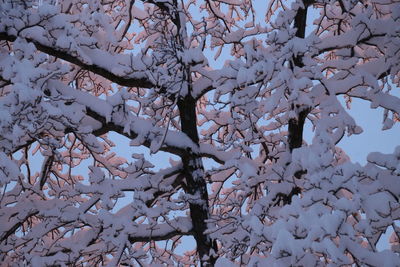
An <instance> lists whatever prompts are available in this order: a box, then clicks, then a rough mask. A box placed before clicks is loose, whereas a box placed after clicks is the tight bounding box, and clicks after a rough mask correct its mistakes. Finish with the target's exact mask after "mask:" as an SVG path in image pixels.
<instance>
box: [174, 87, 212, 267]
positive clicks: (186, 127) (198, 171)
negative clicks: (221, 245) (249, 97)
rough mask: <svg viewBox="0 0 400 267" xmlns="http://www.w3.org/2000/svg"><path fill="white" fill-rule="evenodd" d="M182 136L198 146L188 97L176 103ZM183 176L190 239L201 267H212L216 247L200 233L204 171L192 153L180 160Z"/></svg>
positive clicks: (192, 103) (205, 196)
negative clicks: (191, 226) (188, 213)
mask: <svg viewBox="0 0 400 267" xmlns="http://www.w3.org/2000/svg"><path fill="white" fill-rule="evenodd" d="M178 108H179V113H180V119H181V128H182V132H184V133H185V134H187V135H188V136H189V137H190V139H192V141H193V142H194V143H196V144H199V136H198V133H197V117H196V100H195V99H194V98H193V97H192V96H191V95H190V94H188V95H187V96H186V97H185V98H183V99H181V100H179V101H178ZM182 162H183V169H184V170H183V173H184V175H185V177H186V186H185V187H186V191H187V193H188V194H190V195H191V196H192V197H193V199H192V200H190V202H189V208H190V217H191V219H192V224H193V236H194V238H195V240H196V244H197V251H198V253H199V257H200V261H201V266H214V264H215V262H216V260H217V258H216V256H214V255H213V254H214V253H213V252H216V251H217V246H216V243H215V242H214V241H213V240H211V238H210V237H209V236H208V235H207V234H205V233H204V232H205V231H206V230H207V222H206V220H208V219H209V217H210V215H209V206H208V192H207V185H206V181H205V179H204V167H203V162H202V159H201V156H200V155H198V154H196V153H195V152H193V151H189V153H188V154H187V155H186V156H184V157H182Z"/></svg>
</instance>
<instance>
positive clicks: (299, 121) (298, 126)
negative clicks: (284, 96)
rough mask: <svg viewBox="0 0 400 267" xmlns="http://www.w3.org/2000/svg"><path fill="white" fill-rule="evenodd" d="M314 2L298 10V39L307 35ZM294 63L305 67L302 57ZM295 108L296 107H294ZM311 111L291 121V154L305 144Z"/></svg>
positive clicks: (304, 112)
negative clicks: (304, 139) (305, 134)
mask: <svg viewBox="0 0 400 267" xmlns="http://www.w3.org/2000/svg"><path fill="white" fill-rule="evenodd" d="M313 2H314V1H313V0H304V1H303V3H304V8H299V9H298V10H297V14H296V16H295V18H294V27H295V28H296V29H297V31H296V37H299V38H304V37H305V34H306V26H307V25H306V24H307V23H306V22H307V9H308V6H309V5H311V4H312V3H313ZM293 62H294V65H295V66H296V67H303V66H304V64H303V58H302V56H301V55H299V56H296V57H293ZM292 108H294V106H293V107H292ZM309 112H310V111H309V110H308V109H306V110H303V111H301V112H299V114H298V117H297V118H296V119H290V120H289V127H288V131H289V137H288V142H289V149H290V152H292V151H293V149H295V148H299V147H301V144H302V142H303V128H304V123H305V119H306V117H307V115H308V113H309Z"/></svg>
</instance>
